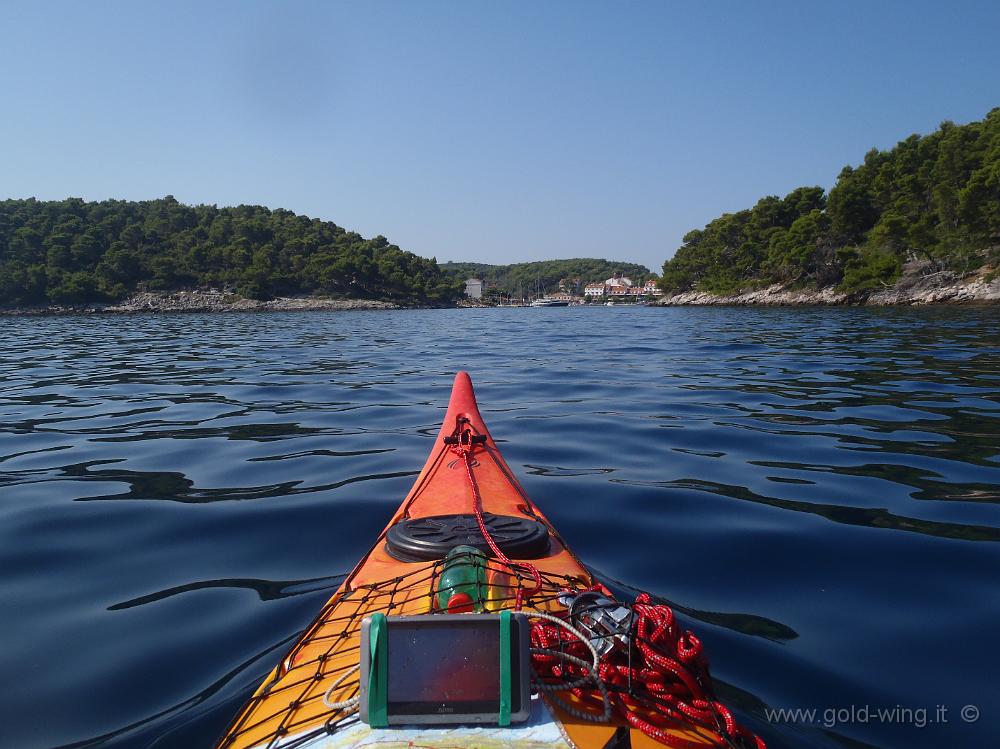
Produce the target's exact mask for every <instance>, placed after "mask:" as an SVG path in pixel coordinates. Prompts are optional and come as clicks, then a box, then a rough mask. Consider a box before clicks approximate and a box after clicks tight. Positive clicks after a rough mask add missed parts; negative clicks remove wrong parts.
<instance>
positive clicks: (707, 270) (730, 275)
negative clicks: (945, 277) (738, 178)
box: [661, 108, 1000, 293]
mask: <svg viewBox="0 0 1000 749" xmlns="http://www.w3.org/2000/svg"><path fill="white" fill-rule="evenodd" d="M916 259H920V260H924V261H929V264H928V267H930V268H932V269H934V268H939V269H944V268H950V269H952V270H955V271H958V272H969V271H973V270H976V269H978V268H982V267H983V266H986V265H993V266H996V265H997V264H998V263H1000V108H998V109H994V110H992V111H991V112H990V113H989V114H988V115H987V116H986V118H985V119H984V120H982V121H981V122H973V123H970V124H968V125H962V126H959V125H955V124H953V123H950V122H946V123H943V124H942V125H941V127H940V129H938V130H937V131H936V132H934V133H932V134H931V135H928V136H924V137H921V136H918V135H911V136H910V137H909V138H907V139H906V140H904V141H901V142H900V143H899V144H897V145H896V147H895V148H893V149H892V150H890V151H878V150H872V151H869V152H868V154H866V156H865V160H864V163H863V164H861V165H860V166H858V167H856V168H855V167H849V166H848V167H844V169H843V170H842V171H841V173H840V176H839V178H838V180H837V184H836V185H835V186H834V188H833V189H832V190H831V191H830V194H829V196H828V197H827V198H824V196H823V191H822V189H821V188H818V187H808V188H799V189H797V190H795V191H793V192H792V193H790V194H789V195H787V196H786V197H785V198H784V199H779V198H777V197H773V196H772V197H767V198H764V199H762V200H761V201H759V202H758V203H757V205H756V206H754V207H753V208H752V209H751V210H748V211H740V212H739V213H732V214H725V215H723V216H721V217H719V218H717V219H715V220H714V221H712V222H711V223H709V224H708V225H707V226H706V227H705V228H704V229H702V230H697V231H692V232H690V233H689V234H687V235H686V236H685V237H684V244H683V245H682V246H681V247H680V249H678V250H677V253H676V254H675V255H674V257H673V258H672V259H671V260H668V261H667V262H666V263H665V264H664V266H663V280H662V281H661V285H662V286H663V288H664V289H665V290H666V291H671V292H677V291H686V290H689V289H698V290H703V291H711V292H716V293H731V292H734V291H737V290H738V289H742V288H750V287H754V286H760V285H766V284H771V283H783V284H790V285H813V286H826V285H831V284H840V286H841V288H843V289H845V290H847V291H861V290H866V289H874V288H878V287H881V286H885V285H888V284H891V283H893V282H894V281H895V280H896V279H897V278H898V277H899V274H900V272H901V270H902V266H903V264H904V263H905V262H907V261H908V260H916Z"/></svg>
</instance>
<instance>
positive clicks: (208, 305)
mask: <svg viewBox="0 0 1000 749" xmlns="http://www.w3.org/2000/svg"><path fill="white" fill-rule="evenodd" d="M399 308H400V305H398V304H393V303H392V302H383V301H378V300H375V299H322V298H314V297H278V298H275V299H270V300H268V301H260V300H258V299H247V298H246V297H243V296H240V295H239V294H229V293H225V292H211V291H169V292H158V291H144V292H140V293H138V294H134V295H133V296H130V297H129V298H128V299H125V300H124V301H121V302H118V303H117V304H82V305H64V306H60V305H49V306H43V307H15V308H10V309H0V315H8V316H10V315H81V314H83V315H90V314H138V313H143V312H307V311H316V310H358V309H364V310H371V309H399Z"/></svg>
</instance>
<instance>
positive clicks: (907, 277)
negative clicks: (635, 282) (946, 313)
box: [656, 271, 1000, 307]
mask: <svg viewBox="0 0 1000 749" xmlns="http://www.w3.org/2000/svg"><path fill="white" fill-rule="evenodd" d="M997 302H1000V278H993V279H988V278H987V277H985V276H976V277H973V278H959V277H958V276H956V275H955V274H954V273H951V272H949V271H941V272H938V273H931V274H925V275H914V274H907V273H905V272H904V275H903V277H902V278H900V280H899V281H898V282H897V283H896V284H895V285H894V286H891V287H889V288H886V289H880V290H878V291H863V292H855V293H845V292H842V291H838V290H837V289H836V288H834V287H827V288H823V289H789V288H787V287H785V286H782V285H781V284H773V285H771V286H767V287H763V288H759V289H749V290H746V291H742V292H740V293H738V294H728V295H724V294H710V293H708V292H704V291H686V292H683V293H681V294H674V295H673V296H665V297H663V298H661V299H660V300H659V301H657V302H656V304H657V305H658V306H664V307H676V306H683V305H736V306H744V305H758V304H762V305H773V306H800V305H834V304H838V305H866V306H881V305H926V304H991V303H997Z"/></svg>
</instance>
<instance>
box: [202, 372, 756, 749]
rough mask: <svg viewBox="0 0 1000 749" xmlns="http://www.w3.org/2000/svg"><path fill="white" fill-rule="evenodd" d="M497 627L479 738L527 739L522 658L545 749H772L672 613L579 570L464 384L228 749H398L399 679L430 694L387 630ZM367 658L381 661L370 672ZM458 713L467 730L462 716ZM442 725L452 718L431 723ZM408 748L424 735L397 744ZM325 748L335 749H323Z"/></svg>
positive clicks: (245, 712) (430, 738)
mask: <svg viewBox="0 0 1000 749" xmlns="http://www.w3.org/2000/svg"><path fill="white" fill-rule="evenodd" d="M466 612H468V613H466ZM442 615H444V616H442ZM517 617H521V618H520V619H518V620H517V621H519V622H521V623H520V624H517V626H516V627H514V631H516V632H521V633H522V635H523V643H522V645H523V649H522V650H518V648H519V647H521V645H516V643H521V640H520V639H519V638H520V637H521V636H522V635H517V636H513V637H512V639H511V640H510V642H511V645H510V646H508V645H507V644H506V643H507V637H508V635H507V634H506V633H507V632H509V631H511V627H512V625H511V624H510V622H511V621H512V620H514V619H517ZM490 621H493V622H499V623H500V628H499V630H497V629H496V624H493V625H492V627H493V628H492V629H489V628H488V631H489V632H491V633H494V634H492V635H490V636H491V637H492V638H493V641H494V642H497V639H496V638H497V637H498V635H497V634H495V633H497V632H499V633H500V634H499V638H500V639H499V642H500V643H501V645H500V661H499V662H497V663H496V665H492V664H493V662H492V661H491V662H490V664H488V671H491V672H492V673H493V674H494V675H493V676H488V677H486V678H487V682H490V681H491V680H493V679H497V678H499V684H500V687H499V692H498V693H497V694H498V695H499V697H498V699H499V703H493V707H492V708H491V709H490V710H489V711H488V712H490V713H492V717H489V715H487V716H486V717H484V716H483V715H470V716H469V717H467V720H469V721H474V722H475V724H477V725H480V726H481V725H483V723H484V721H485V722H486V724H487V725H488V724H489V722H490V721H492V725H493V726H494V729H493V730H495V731H499V733H498V734H497V735H496V740H498V741H503V742H504V743H509V744H510V745H512V746H519V744H518V743H517V742H518V741H519V738H518V737H519V736H520V735H521V734H520V733H519V732H518V731H519V730H520V729H517V728H516V727H515V726H513V725H511V721H512V720H514V721H515V722H516V721H517V720H524V719H527V716H528V712H529V711H528V710H527V705H524V704H522V705H521V707H520V708H518V707H517V705H516V704H515V705H514V708H513V713H512V704H511V695H512V694H513V693H514V692H517V690H516V689H512V682H517V679H518V678H520V677H517V673H518V672H517V671H516V670H515V671H513V672H510V671H509V667H508V666H505V665H504V663H508V662H509V663H514V662H515V661H516V659H517V652H521V653H523V655H522V656H520V657H522V658H524V659H525V660H524V664H525V669H526V670H525V669H522V670H521V671H522V673H523V674H524V676H523V678H524V682H523V687H522V688H523V689H524V690H525V691H524V693H523V696H524V697H525V699H526V700H527V699H528V695H529V692H528V689H529V684H530V693H531V694H534V695H536V696H535V697H533V698H530V700H528V701H530V703H531V705H532V707H531V710H530V713H531V715H532V716H535V717H534V718H532V720H533V721H534V722H533V723H532V725H536V726H541V727H542V728H545V727H546V726H551V727H552V729H553V730H554V733H548V734H545V735H546V736H548V738H547V739H545V740H541V739H538V738H537V736H536V738H534V739H532V740H531V741H532V742H534V743H532V744H531V745H532V746H537V745H538V742H539V741H541V743H542V745H551V746H553V747H557V746H558V747H578V748H579V749H591V747H594V748H595V749H604V748H605V747H610V746H615V747H620V746H627V745H629V744H631V745H633V746H635V747H636V748H637V749H639V748H640V747H641V746H642V742H643V741H646V742H649V741H652V742H656V743H659V744H661V745H665V746H669V747H674V748H675V749H704V748H705V747H732V748H734V749H764V747H765V745H764V742H763V741H762V740H761V739H760V738H759V737H757V736H756V735H754V734H753V733H752V732H751V731H749V730H748V729H746V728H745V727H743V726H741V725H740V724H739V723H738V722H737V720H736V719H735V717H734V716H733V714H732V712H731V711H730V710H729V709H728V708H727V707H726V706H725V705H724V704H722V703H721V702H720V701H719V700H717V699H716V698H715V696H714V692H713V689H712V682H711V677H710V675H709V670H708V660H707V658H706V657H705V654H704V652H703V648H702V644H701V641H700V640H699V639H698V638H697V637H696V636H695V635H694V634H692V633H691V632H688V631H686V630H684V629H683V628H682V627H681V626H680V624H679V623H678V621H677V619H676V617H675V616H674V612H673V611H672V609H671V608H670V607H669V606H666V605H664V604H661V603H656V602H655V601H654V600H653V599H652V598H651V597H650V596H649V595H648V594H645V593H643V594H640V595H638V596H637V597H636V599H635V601H634V603H632V604H631V605H628V604H625V603H623V602H620V601H618V600H617V599H616V598H615V596H614V595H613V594H612V593H611V591H609V590H608V589H607V588H606V587H604V586H603V585H601V584H600V583H599V582H597V581H596V580H594V578H593V576H592V575H591V573H590V572H589V571H588V570H587V568H586V567H585V566H584V565H583V564H582V563H581V562H580V561H579V560H578V559H577V558H576V556H575V555H573V553H572V552H571V551H570V550H569V548H568V547H567V546H566V544H565V542H564V541H563V539H562V538H561V536H560V535H559V534H558V533H557V531H556V530H555V528H554V527H553V526H552V525H551V523H549V521H548V520H547V519H546V518H545V517H544V515H543V514H542V513H541V512H540V511H539V510H538V508H537V507H536V506H535V505H534V504H533V503H532V502H531V500H530V498H529V497H528V496H527V494H526V493H525V492H524V489H523V488H522V487H521V486H520V484H519V483H518V482H517V480H516V478H515V477H514V474H513V472H512V471H511V470H510V468H509V466H507V464H506V462H505V461H504V460H503V457H502V456H501V455H500V453H499V451H498V450H497V447H496V444H495V443H494V441H493V439H492V437H491V436H490V434H489V431H488V429H487V428H486V426H485V424H484V423H483V421H482V417H481V415H480V414H479V410H478V407H477V405H476V402H475V396H474V395H473V393H472V386H471V381H470V380H469V378H468V375H466V374H465V373H460V374H459V375H458V376H457V377H456V381H455V387H454V390H453V392H452V397H451V402H450V403H449V408H448V413H447V414H446V416H445V419H444V423H443V425H442V429H441V432H440V434H439V436H438V438H437V439H436V440H435V446H434V448H433V449H432V451H431V455H430V456H429V457H428V460H427V462H426V464H425V466H424V469H423V470H422V471H421V474H420V476H419V477H418V478H417V480H416V481H415V483H414V487H413V489H412V490H411V491H410V493H409V494H408V495H407V497H406V499H405V500H404V502H403V503H402V505H401V506H400V508H399V509H398V510H397V512H396V514H395V515H394V517H393V518H392V520H391V521H390V522H389V524H388V525H387V526H386V529H385V530H384V531H383V532H382V534H381V535H380V536H379V538H378V540H377V541H376V543H375V545H374V546H373V547H372V549H371V550H370V551H369V552H368V553H367V554H366V555H365V556H364V557H363V558H362V560H361V561H360V562H359V563H358V565H357V567H355V569H354V571H353V572H351V573H350V574H349V575H348V576H347V578H346V579H345V580H344V582H343V584H342V585H341V587H340V588H339V589H338V590H337V592H336V593H334V595H333V596H332V598H331V599H330V601H329V602H328V603H327V604H326V605H325V606H324V607H323V609H322V610H321V611H320V612H319V615H318V616H317V618H316V620H315V621H314V622H313V624H312V625H310V627H309V628H307V630H306V631H305V632H304V633H303V634H302V636H301V637H300V638H299V639H298V641H297V642H296V644H295V646H294V647H293V648H292V649H291V651H290V652H289V653H288V655H287V656H286V657H285V658H284V659H283V661H282V662H281V663H280V664H279V665H278V666H277V667H276V668H275V669H274V671H272V673H271V674H270V675H269V676H268V677H267V678H266V679H265V681H264V683H263V684H261V686H260V687H259V688H258V689H257V690H256V692H255V693H254V695H253V696H252V697H251V698H250V700H249V702H248V703H247V705H246V706H245V707H244V708H243V709H242V710H241V711H240V713H239V714H238V715H237V716H236V718H235V719H234V721H233V723H232V725H231V726H230V728H229V730H228V731H227V733H226V735H225V736H224V737H223V738H222V739H221V740H220V742H219V745H218V746H219V747H220V749H293V748H294V749H314V748H315V749H319V748H320V747H324V749H325V748H326V747H334V746H336V747H338V748H339V747H360V746H366V745H369V744H371V743H372V742H373V741H374V742H376V743H384V742H385V741H389V742H390V743H391V742H392V741H393V739H392V737H393V736H394V735H396V734H395V732H399V731H401V729H404V728H405V725H402V724H400V723H399V721H401V720H402V718H403V717H405V715H408V713H405V711H404V712H403V713H398V712H397V713H396V716H397V717H396V718H395V721H396V723H395V724H393V725H390V723H392V722H393V719H392V714H393V711H394V710H396V711H398V709H399V708H398V700H397V701H395V702H394V701H393V698H391V696H390V695H391V693H392V691H393V689H394V688H396V689H399V688H403V691H407V690H412V688H413V687H414V685H413V684H412V683H411V684H405V683H403V682H400V681H399V679H400V678H401V677H400V673H402V674H403V677H402V678H403V681H404V682H405V681H414V680H416V681H419V679H418V678H417V677H418V676H422V674H418V673H414V674H412V676H413V679H409V678H408V677H406V676H405V673H406V671H405V670H404V671H402V672H398V673H396V675H395V676H393V677H392V679H395V680H396V681H392V680H390V681H389V687H388V692H387V691H386V681H385V680H386V679H387V678H388V677H387V673H389V672H387V671H386V670H385V668H386V660H385V659H386V658H387V657H390V656H391V657H392V658H396V659H398V658H400V657H402V656H405V655H406V653H405V652H403V653H401V652H400V651H399V648H400V647H403V650H404V651H405V649H406V646H400V645H399V643H400V642H402V641H400V640H396V642H397V644H396V645H395V646H391V647H390V646H388V645H386V643H387V642H388V641H387V640H386V625H389V630H390V631H396V632H399V631H402V630H400V629H398V628H399V627H402V626H404V623H405V626H409V625H414V626H419V625H421V624H423V625H427V624H431V623H433V624H434V626H435V627H437V628H438V629H440V628H441V627H442V626H444V627H445V632H446V634H447V631H448V629H447V628H448V627H458V626H460V624H461V623H462V622H464V623H465V624H467V625H468V624H472V623H475V622H479V623H480V624H488V623H489V622H490ZM372 631H374V632H377V633H378V636H379V639H378V642H379V643H381V644H380V645H379V647H378V648H376V647H375V645H374V644H373V643H374V642H375V641H374V640H372V639H371V636H369V635H368V634H365V633H366V632H372ZM454 632H455V633H456V634H457V633H458V632H459V630H458V629H456V630H454ZM366 638H367V639H366ZM459 639H460V638H459ZM456 641H458V640H456ZM414 642H416V640H414ZM369 647H370V649H371V652H370V653H369V654H367V655H370V658H367V656H366V657H362V655H365V653H364V650H366V649H368V648H369ZM456 647H457V646H456ZM393 648H395V650H393ZM363 649H364V650H363ZM512 651H516V652H512ZM473 654H474V651H469V655H470V657H471V656H472V655H473ZM414 655H416V651H414ZM454 655H455V654H454V653H446V654H445V657H453V656H454ZM459 655H461V653H459ZM366 658H367V659H366ZM505 659H506V660H505ZM366 664H370V665H366ZM373 669H374V670H373ZM375 671H377V672H378V673H375ZM376 677H377V680H375V679H376ZM368 679H373V680H374V681H372V685H373V686H372V685H369V683H368V681H367V680H368ZM493 683H494V684H495V682H493ZM393 685H395V687H394V686H393ZM480 686H482V685H480ZM513 686H514V687H516V683H514V684H513ZM369 687H371V688H369ZM491 688H493V689H495V686H494V687H491ZM446 691H447V690H446ZM366 695H367V696H366ZM435 699H437V698H435ZM442 699H443V698H442ZM494 699H497V698H496V697H495V698H494ZM518 699H520V698H519V697H518V698H516V699H515V702H517V700H518ZM373 700H374V701H373ZM535 703H539V704H542V703H543V704H544V705H545V706H546V707H545V708H544V709H543V708H541V707H539V706H538V705H536V704H535ZM442 704H443V703H442ZM497 705H499V707H497ZM442 709H444V708H442ZM452 709H453V708H450V707H449V708H447V710H449V711H451V710H452ZM373 710H374V712H373ZM519 710H520V712H519ZM455 713H456V715H459V716H462V715H463V711H462V710H461V709H458V710H456V711H455ZM522 713H523V714H522ZM536 714H537V715H536ZM366 715H367V716H368V717H366ZM387 715H388V717H387ZM401 716H402V717H401ZM516 716H519V717H516ZM443 720H451V717H450V716H449V715H445V716H444V718H442V717H438V718H433V717H428V718H427V719H426V720H421V722H426V723H440V722H442V721H443ZM362 721H364V722H362ZM538 721H541V723H538ZM366 724H369V725H366ZM462 724H463V721H462V720H458V721H457V725H455V726H452V727H450V728H449V729H448V730H447V731H446V732H443V733H441V734H440V735H438V734H437V733H435V730H436V729H435V728H434V727H433V726H431V727H426V728H424V729H422V731H423V732H422V733H421V734H420V738H419V742H417V743H420V744H421V745H423V746H428V747H434V746H438V745H440V746H448V747H458V748H461V747H466V746H468V747H470V748H471V747H473V746H479V745H480V739H479V738H477V737H478V736H479V734H477V733H474V731H476V730H481V729H472V728H469V729H467V731H466V732H465V733H463V729H462V728H461V725H462ZM508 726H509V727H508ZM533 730H541V729H533ZM546 730H547V729H546ZM623 732H624V733H623ZM404 734H405V735H407V736H409V735H410V733H407V732H406V731H401V732H400V734H399V735H400V736H402V735H404ZM532 735H535V734H532ZM435 737H437V738H435ZM327 738H330V739H336V742H337V743H335V744H328V743H325V742H326V741H327ZM623 742H624V743H623ZM525 746H527V744H525Z"/></svg>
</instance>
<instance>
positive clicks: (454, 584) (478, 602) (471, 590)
mask: <svg viewBox="0 0 1000 749" xmlns="http://www.w3.org/2000/svg"><path fill="white" fill-rule="evenodd" d="M486 565H487V559H486V555H485V554H483V552H481V551H480V550H479V549H477V548H476V547H475V546H456V547H455V548H453V549H452V550H451V551H449V552H448V555H447V556H446V557H445V558H444V567H443V568H442V569H441V577H440V578H438V583H437V592H436V594H435V595H436V600H437V608H438V610H439V611H442V612H448V613H449V614H461V613H465V612H470V611H476V612H480V613H481V612H482V611H483V607H484V602H485V600H486Z"/></svg>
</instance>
